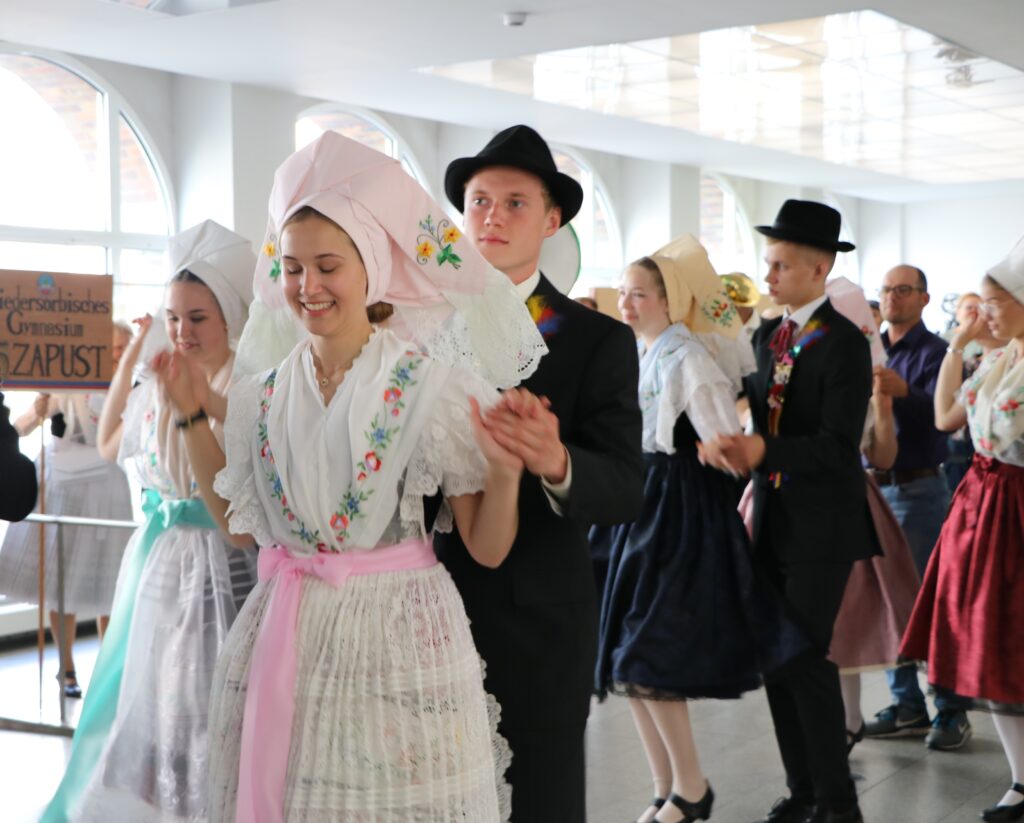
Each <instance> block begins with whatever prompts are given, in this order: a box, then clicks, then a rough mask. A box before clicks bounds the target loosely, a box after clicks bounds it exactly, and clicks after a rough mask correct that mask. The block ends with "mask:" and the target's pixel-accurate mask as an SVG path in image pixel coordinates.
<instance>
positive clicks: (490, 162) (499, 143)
mask: <svg viewBox="0 0 1024 823" xmlns="http://www.w3.org/2000/svg"><path fill="white" fill-rule="evenodd" d="M491 166H511V167H513V168H516V169H522V170H523V171H526V172H529V173H530V174H535V175H537V177H539V178H540V179H541V180H543V181H544V185H546V186H547V187H548V191H549V192H551V199H552V200H554V201H555V205H557V206H558V207H559V208H560V209H561V210H562V225H563V226H564V225H565V224H566V223H568V222H569V221H570V220H572V219H573V218H574V217H575V216H576V213H577V212H578V211H579V210H580V206H582V205H583V188H582V187H581V186H580V184H579V183H577V182H576V181H575V180H573V179H572V178H571V177H570V176H569V175H567V174H563V173H562V172H560V171H559V170H558V167H557V166H556V165H555V159H554V158H553V157H552V156H551V149H549V148H548V144H547V143H545V142H544V138H543V137H541V136H540V135H539V134H537V132H535V131H534V130H533V129H531V128H530V127H529V126H511V127H509V128H507V129H505V130H504V131H501V132H498V134H496V135H495V136H494V138H493V139H492V140H491V142H489V143H488V144H487V145H486V146H484V147H483V149H481V150H480V153H479V154H478V155H476V156H475V157H460V158H458V159H457V160H453V161H452V162H451V163H449V164H448V169H447V170H446V171H445V173H444V192H445V194H447V195H448V199H449V200H450V201H451V202H452V205H453V206H455V208H457V209H458V210H459V211H462V210H463V207H464V201H465V199H466V198H465V192H466V183H468V182H469V180H470V178H471V177H472V176H473V175H474V174H476V173H477V172H478V171H480V170H481V169H486V168H489V167H491Z"/></svg>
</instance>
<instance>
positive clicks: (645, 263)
mask: <svg viewBox="0 0 1024 823" xmlns="http://www.w3.org/2000/svg"><path fill="white" fill-rule="evenodd" d="M629 265H631V266H637V267H638V268H641V269H645V270H646V271H647V272H648V273H649V274H650V275H651V280H652V281H653V282H654V288H655V290H656V291H657V292H658V296H659V297H661V298H662V299H664V300H668V293H667V292H666V291H665V278H663V277H662V276H661V269H659V268H658V264H657V263H655V262H654V261H653V260H651V258H650V257H641V258H640V259H639V260H634V261H633V262H632V263H630V264H629Z"/></svg>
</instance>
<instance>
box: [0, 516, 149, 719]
mask: <svg viewBox="0 0 1024 823" xmlns="http://www.w3.org/2000/svg"><path fill="white" fill-rule="evenodd" d="M25 519H26V520H27V521H29V522H32V523H42V524H44V525H46V526H56V527H57V615H58V617H59V619H58V620H57V636H56V637H55V638H54V640H55V641H56V643H57V654H58V657H60V653H61V649H63V648H64V526H87V527H89V528H94V529H100V528H104V529H137V528H138V527H139V525H140V524H139V523H135V522H133V521H130V520H99V519H96V518H92V517H68V516H64V515H53V514H30V515H29V516H28V517H26V518H25ZM40 608H43V606H42V605H40ZM58 669H59V670H60V671H59V673H58V675H57V680H58V681H59V683H60V725H55V724H53V723H43V722H41V721H40V722H36V723H33V722H31V721H28V720H19V719H17V718H13V717H0V731H12V732H29V733H30V734H47V735H55V736H57V737H71V736H72V735H73V734H74V733H75V729H74V727H73V726H69V725H68V722H67V706H66V702H65V701H66V700H67V695H65V694H64V686H65V674H64V666H63V665H60V666H58ZM40 688H41V685H40Z"/></svg>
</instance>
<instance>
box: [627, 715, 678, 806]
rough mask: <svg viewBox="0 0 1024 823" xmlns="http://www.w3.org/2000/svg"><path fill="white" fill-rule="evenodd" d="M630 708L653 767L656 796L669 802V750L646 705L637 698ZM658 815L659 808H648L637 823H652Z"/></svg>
mask: <svg viewBox="0 0 1024 823" xmlns="http://www.w3.org/2000/svg"><path fill="white" fill-rule="evenodd" d="M629 707H630V709H631V710H632V712H633V722H634V723H636V730H637V732H638V733H639V734H640V742H641V743H643V746H644V752H645V753H646V754H647V763H648V765H649V766H650V767H651V776H652V780H653V782H654V796H655V797H660V798H661V799H662V800H667V799H668V796H669V794H670V793H671V790H672V764H671V761H670V760H669V757H668V750H667V749H666V748H665V744H664V743H663V742H662V740H661V735H660V734H658V729H657V727H656V726H655V725H654V719H653V718H652V717H651V714H650V712H649V711H647V705H646V703H645V702H644V701H643V700H640V699H638V698H636V697H631V698H630V699H629ZM657 813H658V809H657V807H655V806H648V807H647V808H646V809H644V813H643V814H642V815H640V817H638V818H637V821H638V823H650V821H652V820H654V816H655V815H656V814H657Z"/></svg>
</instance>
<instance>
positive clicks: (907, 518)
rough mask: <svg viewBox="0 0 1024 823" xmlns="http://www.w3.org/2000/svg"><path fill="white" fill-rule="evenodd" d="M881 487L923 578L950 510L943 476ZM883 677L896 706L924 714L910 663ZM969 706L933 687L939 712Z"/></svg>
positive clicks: (912, 666) (947, 691)
mask: <svg viewBox="0 0 1024 823" xmlns="http://www.w3.org/2000/svg"><path fill="white" fill-rule="evenodd" d="M881 488H882V496H883V497H884V498H885V502H886V503H888V504H889V508H890V509H892V513H893V514H894V515H895V516H896V520H897V521H898V522H899V524H900V527H901V528H902V529H903V533H904V534H905V535H906V536H907V542H908V543H909V544H910V553H911V554H912V555H913V557H914V565H915V566H916V567H917V572H918V574H920V575H921V577H922V578H923V577H924V572H925V569H926V568H927V567H928V560H929V559H930V558H931V556H932V549H934V548H935V542H936V541H937V540H938V539H939V532H940V531H941V530H942V522H943V521H944V520H945V519H946V512H947V510H948V509H949V499H950V494H949V485H948V483H947V482H946V477H945V475H944V474H942V473H941V472H940V473H939V474H938V475H937V476H935V477H922V478H920V479H919V480H912V481H911V482H909V483H903V484H901V485H899V486H882V487H881ZM886 676H887V677H888V678H889V691H891V692H892V696H893V699H894V700H895V701H896V703H897V704H899V705H900V706H901V707H903V708H904V709H906V710H908V711H912V712H914V713H920V712H925V711H927V707H926V705H925V701H924V693H923V692H922V691H921V687H920V686H919V685H918V683H917V666H915V665H913V664H911V665H909V666H900V667H899V668H898V669H889V670H888V671H887V672H886ZM968 705H969V703H968V701H965V700H963V699H962V698H960V697H957V696H956V695H955V694H954V693H953V692H951V691H949V690H948V689H943V688H941V687H939V686H936V687H935V708H936V709H938V711H940V712H941V711H963V710H964V709H966V708H967V706H968Z"/></svg>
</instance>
